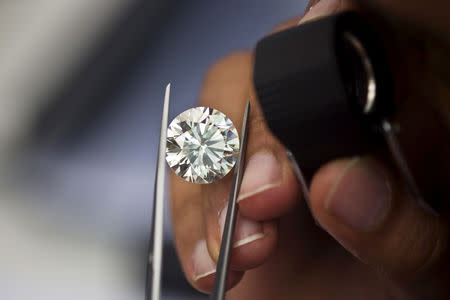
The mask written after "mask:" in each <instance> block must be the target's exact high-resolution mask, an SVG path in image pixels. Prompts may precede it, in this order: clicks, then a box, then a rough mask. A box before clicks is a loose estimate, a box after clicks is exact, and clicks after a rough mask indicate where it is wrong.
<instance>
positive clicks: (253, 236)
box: [219, 206, 264, 248]
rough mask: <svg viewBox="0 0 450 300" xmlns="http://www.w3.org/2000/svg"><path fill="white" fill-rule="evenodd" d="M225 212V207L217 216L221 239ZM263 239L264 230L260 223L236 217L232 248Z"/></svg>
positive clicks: (226, 209)
mask: <svg viewBox="0 0 450 300" xmlns="http://www.w3.org/2000/svg"><path fill="white" fill-rule="evenodd" d="M227 211H228V207H227V206H225V207H224V208H223V209H222V211H221V212H220V216H219V228H220V236H221V237H222V235H223V229H224V226H225V218H226V216H227ZM263 237H264V228H263V224H262V223H260V222H257V221H254V220H251V219H248V218H246V217H243V216H241V215H239V216H238V219H237V223H236V229H235V234H234V243H233V248H237V247H240V246H243V245H246V244H249V243H251V242H253V241H256V240H259V239H262V238H263Z"/></svg>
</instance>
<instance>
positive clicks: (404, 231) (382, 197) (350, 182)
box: [311, 157, 450, 288]
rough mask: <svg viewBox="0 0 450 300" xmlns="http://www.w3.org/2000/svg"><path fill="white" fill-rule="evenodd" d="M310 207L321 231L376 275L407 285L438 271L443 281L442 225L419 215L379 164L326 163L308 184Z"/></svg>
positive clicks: (445, 234)
mask: <svg viewBox="0 0 450 300" xmlns="http://www.w3.org/2000/svg"><path fill="white" fill-rule="evenodd" d="M311 207H312V211H313V214H314V215H315V217H316V218H317V220H318V221H319V223H320V224H321V225H322V226H323V227H324V229H325V230H327V231H328V232H329V233H330V234H331V235H332V236H333V237H334V238H335V239H336V240H337V241H338V242H340V243H341V245H342V246H343V247H345V248H346V249H347V250H349V251H350V252H351V253H352V254H353V255H355V256H356V257H358V258H359V259H360V260H362V261H363V262H365V263H367V264H369V265H372V266H374V267H375V268H376V269H381V270H382V271H383V272H385V273H388V274H389V275H390V276H392V277H394V278H399V279H405V280H408V281H409V280H415V279H417V278H422V277H427V276H429V275H431V274H436V273H437V272H436V270H435V269H439V270H440V271H442V273H441V272H439V273H440V274H441V275H442V276H441V277H442V278H441V280H442V281H446V280H448V279H444V278H445V277H446V276H443V275H444V274H445V271H447V272H448V270H449V269H450V268H449V264H448V252H446V247H447V242H448V224H447V223H446V220H445V219H444V218H443V217H438V216H433V215H431V214H429V213H428V212H426V211H425V210H423V209H422V208H421V207H420V206H419V205H418V204H417V203H416V202H415V201H414V200H413V199H412V198H411V197H410V196H409V194H408V193H407V192H405V189H404V187H403V186H402V185H401V184H400V183H399V181H398V180H395V175H394V174H393V173H392V172H389V170H388V169H387V168H385V167H384V166H383V165H381V164H380V163H377V162H376V161H374V160H372V159H370V158H359V157H358V158H353V159H342V160H337V161H335V162H332V163H329V164H328V165H326V166H325V167H323V168H322V169H321V170H319V171H318V173H317V174H316V176H315V177H314V179H313V182H312V186H311ZM444 260H446V261H447V263H444ZM443 284H446V283H444V282H443ZM444 287H445V286H442V288H444Z"/></svg>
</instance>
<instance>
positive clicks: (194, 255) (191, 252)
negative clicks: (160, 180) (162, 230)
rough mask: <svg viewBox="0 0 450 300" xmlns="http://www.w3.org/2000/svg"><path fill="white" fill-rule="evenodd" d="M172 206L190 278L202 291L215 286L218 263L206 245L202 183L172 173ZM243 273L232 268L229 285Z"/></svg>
mask: <svg viewBox="0 0 450 300" xmlns="http://www.w3.org/2000/svg"><path fill="white" fill-rule="evenodd" d="M170 182H171V197H170V198H171V200H172V202H171V208H172V220H173V230H174V238H175V245H176V248H177V252H178V256H179V258H180V262H181V265H182V268H183V271H184V274H185V276H186V278H187V280H188V281H189V282H190V283H191V284H192V286H194V287H195V288H197V289H198V290H200V291H203V292H208V291H210V290H211V289H212V286H213V281H214V274H215V272H216V263H215V262H214V261H213V260H212V259H211V257H210V255H209V253H208V249H207V247H206V239H205V231H204V220H203V214H202V199H201V197H200V186H199V185H195V184H190V183H188V182H185V181H184V180H182V179H181V178H179V177H178V176H176V175H175V174H171V181H170ZM241 277H242V272H235V271H231V272H230V274H229V278H228V286H230V287H231V286H233V285H235V284H236V283H237V282H238V281H239V280H240V278H241Z"/></svg>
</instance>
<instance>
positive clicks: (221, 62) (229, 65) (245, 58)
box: [205, 51, 251, 80]
mask: <svg viewBox="0 0 450 300" xmlns="http://www.w3.org/2000/svg"><path fill="white" fill-rule="evenodd" d="M250 58H251V53H250V52H248V51H235V52H232V53H229V54H227V55H225V56H223V57H221V58H219V59H218V60H217V61H216V62H215V63H213V64H212V65H211V66H210V67H209V69H208V71H207V72H206V77H205V78H206V80H208V79H209V78H216V77H217V76H223V74H224V73H226V72H225V71H226V70H229V69H234V68H242V67H243V66H247V65H249V63H250Z"/></svg>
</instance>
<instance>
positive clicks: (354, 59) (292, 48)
mask: <svg viewBox="0 0 450 300" xmlns="http://www.w3.org/2000/svg"><path fill="white" fill-rule="evenodd" d="M253 76H254V77H253V79H254V86H255V89H256V92H257V95H258V98H259V101H260V103H261V106H262V109H263V112H264V115H265V118H266V120H267V123H268V125H269V128H270V129H271V131H272V132H273V133H274V134H275V135H276V136H277V137H278V138H279V139H280V141H281V142H282V143H283V144H284V145H285V146H286V147H287V148H288V149H289V150H291V151H292V153H293V154H294V155H295V157H296V159H297V161H298V162H299V165H300V167H301V169H302V171H303V173H304V174H305V175H306V176H307V177H310V176H311V175H312V174H313V172H314V171H315V170H317V168H318V167H320V166H321V165H322V164H323V163H326V162H328V161H330V160H332V159H334V158H337V157H348V156H353V155H359V154H362V153H365V152H367V151H368V150H370V149H373V147H376V146H377V145H379V144H381V143H382V141H383V137H382V135H381V133H380V132H379V131H377V130H376V125H378V124H379V122H378V121H380V120H381V119H382V118H384V117H386V116H387V115H389V114H390V113H391V112H392V111H393V108H394V107H393V106H394V104H393V103H394V102H393V82H392V76H391V73H390V71H389V67H388V63H387V59H386V56H385V54H384V50H383V47H382V46H381V43H380V41H379V39H378V38H377V36H376V34H375V33H374V32H373V31H372V30H371V28H370V26H368V25H367V23H366V22H364V20H362V18H361V17H360V16H359V15H358V14H356V13H352V12H347V13H342V14H338V15H333V16H330V17H326V18H324V19H321V20H318V21H313V22H310V23H305V24H302V25H300V26H296V27H293V28H290V29H287V30H285V31H281V32H278V33H275V34H273V35H270V36H268V37H265V38H264V39H262V40H261V41H259V42H258V44H257V46H256V49H255V65H254V75H253Z"/></svg>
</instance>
